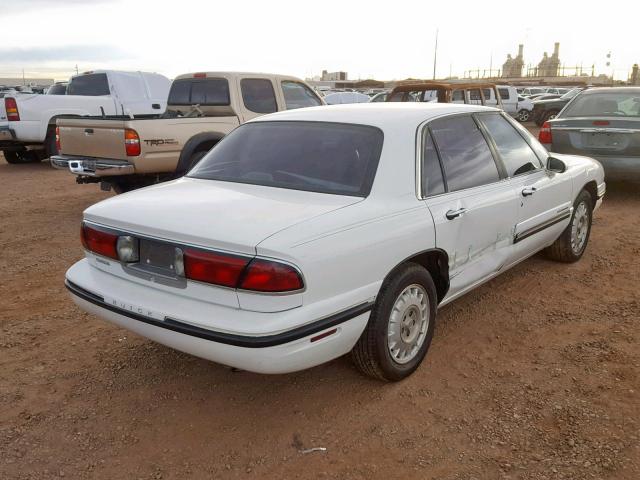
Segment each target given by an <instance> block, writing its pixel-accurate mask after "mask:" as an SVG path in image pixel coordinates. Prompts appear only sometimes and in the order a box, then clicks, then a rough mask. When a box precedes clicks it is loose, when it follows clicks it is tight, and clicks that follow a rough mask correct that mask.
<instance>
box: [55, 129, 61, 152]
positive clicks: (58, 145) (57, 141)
mask: <svg viewBox="0 0 640 480" xmlns="http://www.w3.org/2000/svg"><path fill="white" fill-rule="evenodd" d="M56 150H57V151H58V153H60V152H61V151H62V147H61V146H60V127H56Z"/></svg>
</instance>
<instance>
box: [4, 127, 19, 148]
mask: <svg viewBox="0 0 640 480" xmlns="http://www.w3.org/2000/svg"><path fill="white" fill-rule="evenodd" d="M15 138H16V135H15V133H13V130H11V129H10V128H9V127H0V144H1V143H3V142H11V143H13V141H14V140H15Z"/></svg>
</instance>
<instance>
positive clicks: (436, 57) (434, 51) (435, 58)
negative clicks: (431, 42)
mask: <svg viewBox="0 0 640 480" xmlns="http://www.w3.org/2000/svg"><path fill="white" fill-rule="evenodd" d="M439 31H440V29H439V28H436V44H435V47H434V48H433V79H434V80H435V79H436V63H437V60H438V32H439Z"/></svg>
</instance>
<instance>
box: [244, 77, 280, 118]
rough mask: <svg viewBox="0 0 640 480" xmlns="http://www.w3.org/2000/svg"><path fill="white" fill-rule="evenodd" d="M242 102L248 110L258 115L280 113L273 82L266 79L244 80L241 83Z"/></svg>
mask: <svg viewBox="0 0 640 480" xmlns="http://www.w3.org/2000/svg"><path fill="white" fill-rule="evenodd" d="M240 90H241V91H242V101H243V102H244V106H245V107H247V109H248V110H251V111H252V112H256V113H273V112H277V111H278V105H277V104H276V94H275V92H274V91H273V85H272V83H271V80H268V79H266V78H243V79H242V80H241V81H240Z"/></svg>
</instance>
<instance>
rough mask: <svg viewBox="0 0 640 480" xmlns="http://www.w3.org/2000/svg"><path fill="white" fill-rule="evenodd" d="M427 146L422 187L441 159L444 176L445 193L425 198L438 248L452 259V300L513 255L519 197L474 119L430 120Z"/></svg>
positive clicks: (450, 294) (465, 115)
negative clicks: (429, 172) (501, 169)
mask: <svg viewBox="0 0 640 480" xmlns="http://www.w3.org/2000/svg"><path fill="white" fill-rule="evenodd" d="M430 144H431V145H433V147H432V148H431V151H430V150H429V145H430ZM423 145H424V154H423V164H422V165H423V167H422V171H423V178H422V184H423V185H424V184H428V183H429V179H428V178H424V177H425V175H424V172H427V171H435V170H436V169H435V168H434V167H429V165H428V164H429V163H431V164H432V165H433V164H436V162H438V161H439V163H440V167H441V169H442V173H443V177H444V182H443V183H444V187H443V189H442V190H443V192H444V193H439V192H438V191H437V190H435V191H431V192H430V191H429V188H426V189H425V191H424V192H423V196H424V197H425V202H426V204H427V206H428V207H429V210H430V211H431V214H432V216H433V220H434V224H435V228H436V246H437V247H438V248H441V249H443V250H444V251H446V252H447V255H448V256H449V277H450V289H449V293H448V295H447V298H448V299H452V298H453V297H456V296H458V295H461V294H462V293H464V292H465V291H467V290H469V289H470V288H471V287H473V286H474V285H476V284H478V283H480V282H482V281H483V280H485V279H487V278H489V277H491V276H492V275H494V274H496V273H497V272H499V271H500V270H501V269H502V268H503V267H504V266H505V265H506V264H508V263H509V260H510V259H511V258H512V257H513V251H512V250H513V229H514V225H515V223H516V220H517V213H518V212H517V197H516V193H515V190H514V189H513V186H512V185H510V183H509V181H507V180H504V179H503V178H502V175H501V173H500V170H499V169H498V166H497V164H496V161H495V159H494V156H493V152H492V150H491V149H490V147H489V145H488V143H487V141H486V139H485V137H484V135H483V133H482V132H481V130H480V129H479V126H478V124H477V123H476V121H475V120H474V118H473V117H472V116H471V115H469V114H464V115H454V116H450V117H446V118H442V119H437V120H434V121H432V122H430V123H429V124H428V131H427V133H426V134H425V136H424V140H423ZM432 176H433V175H432ZM434 192H435V194H433V193H434Z"/></svg>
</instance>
